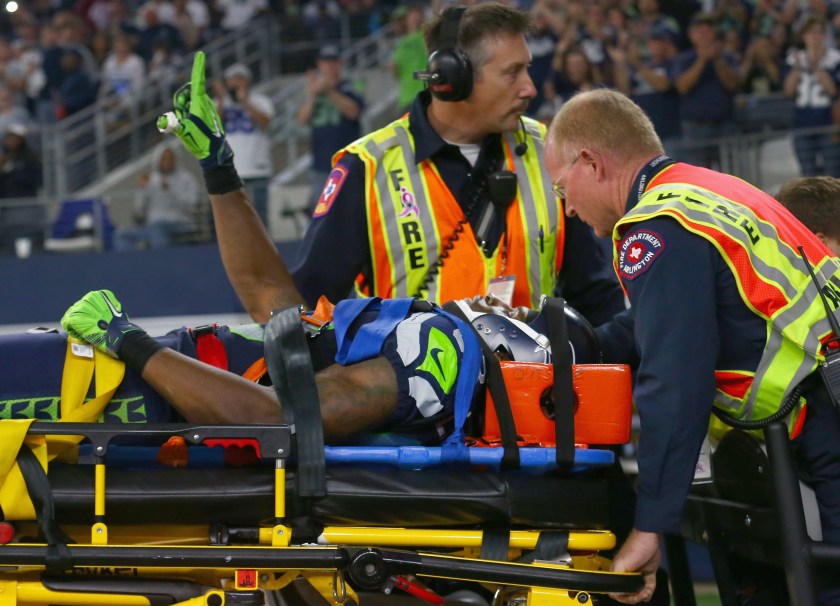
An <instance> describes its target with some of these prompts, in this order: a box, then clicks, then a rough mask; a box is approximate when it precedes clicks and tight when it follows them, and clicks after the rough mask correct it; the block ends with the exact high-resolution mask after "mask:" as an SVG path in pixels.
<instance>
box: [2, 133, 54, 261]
mask: <svg viewBox="0 0 840 606" xmlns="http://www.w3.org/2000/svg"><path fill="white" fill-rule="evenodd" d="M3 132H4V135H3V143H2V149H0V198H5V199H10V198H34V197H35V196H37V195H38V190H39V189H40V187H41V179H42V173H41V161H40V159H39V157H38V154H36V153H35V152H34V151H33V150H32V148H31V147H30V146H29V143H28V142H27V136H28V130H27V128H26V126H24V125H23V124H11V125H9V126H7V127H6V129H5V130H4V131H3ZM44 220H45V217H44V206H43V204H42V203H40V202H36V203H34V204H33V203H29V204H26V203H13V204H10V205H8V206H3V207H0V222H2V224H3V230H2V233H0V251H2V252H12V250H15V248H16V247H17V246H18V241H20V242H19V245H20V246H25V247H26V249H27V252H26V253H25V254H21V252H18V254H19V256H29V250H31V249H32V248H40V247H41V244H42V242H43V239H44Z"/></svg>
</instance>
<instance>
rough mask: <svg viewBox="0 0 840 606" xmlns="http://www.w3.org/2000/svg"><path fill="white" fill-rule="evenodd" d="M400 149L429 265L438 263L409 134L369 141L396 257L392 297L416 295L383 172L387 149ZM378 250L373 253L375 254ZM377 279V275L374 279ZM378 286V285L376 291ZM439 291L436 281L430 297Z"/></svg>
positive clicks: (397, 133)
mask: <svg viewBox="0 0 840 606" xmlns="http://www.w3.org/2000/svg"><path fill="white" fill-rule="evenodd" d="M393 147H399V148H400V153H401V154H402V157H403V159H404V161H405V164H406V166H407V168H408V179H409V182H410V184H411V193H412V194H413V195H414V200H415V203H416V204H417V208H418V213H419V219H420V225H421V227H422V231H423V238H424V240H425V242H424V245H425V246H426V254H427V258H428V261H429V263H430V264H434V262H435V261H436V260H437V258H438V255H437V248H438V242H437V237H436V236H435V228H434V220H433V217H432V213H431V209H430V208H429V203H428V200H427V197H426V190H425V187H424V182H423V178H422V176H421V175H420V171H419V170H418V169H417V164H416V163H415V162H414V150H413V149H412V147H411V142H410V140H409V138H408V133H407V131H406V129H405V128H404V127H401V126H395V132H394V136H392V137H389V138H388V139H386V140H384V141H381V142H380V143H377V142H376V141H374V140H373V139H371V140H369V141H368V142H367V144H366V145H365V148H366V149H367V151H368V153H369V154H370V155H371V156H372V157H373V159H374V161H375V162H376V165H377V168H378V169H379V170H377V171H376V184H377V188H378V189H379V195H380V200H379V204H380V208H381V211H382V221H383V223H384V225H385V233H386V237H387V238H388V247H389V249H390V251H391V254H392V255H393V256H394V258H393V259H392V261H391V277H392V285H393V289H392V294H391V296H392V297H394V298H402V297H409V296H413V295H414V293H413V292H411V293H410V292H408V276H407V272H406V266H405V264H406V257H405V255H404V254H403V244H402V237H401V234H400V230H399V221H398V219H397V214H398V212H397V211H398V207H397V204H396V202H395V199H394V193H393V191H392V190H393V186H392V184H391V181H390V175H389V174H388V171H387V170H381V169H382V165H383V160H384V158H385V153H386V151H387V150H389V149H391V148H393ZM375 252H376V251H371V254H372V255H374V254H375ZM374 279H375V276H374ZM378 288H379V285H377V289H378ZM436 291H437V282H433V283H432V284H431V285H430V287H429V292H428V297H429V299H431V300H434V298H435V296H436Z"/></svg>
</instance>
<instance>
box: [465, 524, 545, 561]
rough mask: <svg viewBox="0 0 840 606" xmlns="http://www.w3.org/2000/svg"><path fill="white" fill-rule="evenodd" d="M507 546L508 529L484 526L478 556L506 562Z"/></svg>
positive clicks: (508, 541) (508, 538)
mask: <svg viewBox="0 0 840 606" xmlns="http://www.w3.org/2000/svg"><path fill="white" fill-rule="evenodd" d="M538 540H539V539H538ZM509 547H510V529H508V528H485V529H484V532H482V534H481V552H480V554H479V556H478V557H480V558H481V559H482V560H498V561H500V562H507V559H508V548H509Z"/></svg>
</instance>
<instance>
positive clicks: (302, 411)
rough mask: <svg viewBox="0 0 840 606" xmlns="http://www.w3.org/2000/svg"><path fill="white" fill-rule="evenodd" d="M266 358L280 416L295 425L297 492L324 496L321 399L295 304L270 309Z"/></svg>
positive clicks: (310, 495) (303, 494) (266, 332)
mask: <svg viewBox="0 0 840 606" xmlns="http://www.w3.org/2000/svg"><path fill="white" fill-rule="evenodd" d="M265 361H266V366H267V367H268V374H269V376H270V377H271V381H272V383H274V390H275V391H276V392H277V397H278V398H279V399H280V403H281V406H282V407H283V420H284V422H286V423H287V424H289V425H293V426H294V431H295V438H296V447H295V452H296V453H297V475H296V477H297V489H298V495H299V496H301V497H323V496H325V495H326V494H327V482H326V471H325V462H324V428H323V426H322V425H321V402H320V400H319V399H318V389H317V387H316V385H315V372H314V371H313V370H312V360H311V358H310V356H309V347H307V344H306V335H304V333H303V329H302V327H301V321H300V310H299V309H298V308H296V307H292V308H289V309H284V310H280V311H275V312H274V313H273V315H272V317H271V320H269V322H268V324H267V325H266V327H265Z"/></svg>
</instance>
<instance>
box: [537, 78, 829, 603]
mask: <svg viewBox="0 0 840 606" xmlns="http://www.w3.org/2000/svg"><path fill="white" fill-rule="evenodd" d="M546 165H547V167H548V170H549V173H550V174H551V177H552V178H553V179H554V180H555V181H554V182H555V184H556V185H557V187H558V188H560V189H561V190H565V201H566V212H567V213H568V214H570V215H577V216H579V217H580V218H581V219H582V220H583V221H584V222H586V223H588V224H589V225H591V226H592V227H593V228H594V229H595V233H596V234H598V235H601V236H608V235H610V234H612V235H613V239H614V243H615V251H616V252H615V263H616V271H617V272H618V274H619V277H620V279H621V282H622V284H623V286H624V288H625V290H626V292H627V295H628V297H629V299H630V303H631V310H632V313H633V314H634V316H635V341H636V347H637V349H638V352H639V355H640V357H641V362H640V365H639V368H638V372H637V376H636V384H635V386H634V393H633V396H634V398H633V399H634V401H635V403H636V406H637V408H638V411H639V415H640V418H641V436H640V443H639V450H638V463H639V483H638V502H637V507H636V519H635V528H634V530H633V532H632V533H631V535H630V537H629V538H628V539H627V540H626V542H625V543H624V545H623V547H622V548H621V549H620V550H619V553H618V554H617V555H616V556H615V558H614V560H613V568H614V569H615V570H628V571H629V570H635V571H641V572H644V573H652V572H653V571H655V570H656V569H657V567H658V566H659V562H660V553H659V536H660V534H661V533H669V532H677V531H678V530H679V525H680V518H681V515H682V510H683V504H684V501H685V498H686V495H687V492H688V490H689V486H690V484H691V481H692V477H693V474H694V469H695V463H696V461H697V457H698V453H699V451H700V446H701V443H702V442H703V438H704V436H705V434H706V431H707V429H708V426H709V415H710V413H711V412H712V408H713V402H714V404H715V407H717V408H722V409H723V410H725V411H728V412H730V413H732V414H734V415H737V416H740V417H742V418H748V419H762V418H765V417H767V416H769V415H770V414H772V413H774V412H776V411H777V410H778V409H779V408H780V407H781V404H782V402H783V401H784V400H785V399H786V398H787V396H788V394H789V392H790V391H791V390H793V388H794V387H795V386H796V385H797V384H799V383H800V382H802V387H803V391H802V392H801V393H802V396H803V397H804V398H805V399H806V402H807V404H806V406H805V409H804V412H800V411H799V409H796V410H795V411H794V412H793V414H790V415H788V416H787V417H786V418H785V422H787V423H788V426H789V428H790V430H791V434H792V436H793V442H794V444H795V446H796V449H797V451H798V457H799V460H800V466H801V468H802V469H803V470H804V471H805V472H806V474H807V475H808V477H809V478H811V482H812V484H813V486H814V489H815V490H816V495H817V501H818V504H819V509H820V517H821V521H822V528H823V537H824V539H825V540H827V541H832V542H838V541H840V417H838V413H837V411H836V410H835V409H834V407H833V405H832V402H831V397H830V396H829V394H828V392H827V391H826V389H825V387H824V385H823V384H822V381H821V380H820V377H819V373H815V372H814V371H815V370H816V367H817V359H818V358H820V359H821V358H822V355H823V353H824V352H822V351H818V350H819V349H821V348H820V345H819V341H818V339H819V338H825V337H826V336H827V335H828V334H829V333H830V332H831V331H830V326H829V324H828V321H827V319H826V318H827V314H826V310H825V308H824V306H823V304H822V302H821V300H820V297H819V295H818V291H817V289H816V287H815V286H814V284H813V283H812V281H811V278H810V277H809V274H808V272H807V269H806V266H805V264H804V262H803V260H802V259H801V257H800V256H799V252H798V250H797V247H798V246H800V245H801V246H802V247H804V254H805V255H806V256H807V258H808V260H809V261H810V263H811V264H812V265H813V266H814V271H815V272H816V273H817V275H818V280H819V283H820V285H821V286H823V285H826V284H827V282H828V280H831V281H836V280H837V279H838V278H840V268H838V267H839V266H838V263H837V261H836V259H832V258H831V251H830V250H828V249H827V248H826V247H825V246H824V245H823V244H822V243H821V242H820V241H819V240H818V239H817V238H816V237H815V236H814V235H813V234H812V233H811V232H810V231H809V230H808V229H807V228H806V227H805V226H804V225H802V224H801V223H800V222H799V221H797V220H796V219H795V218H794V217H793V215H791V214H790V213H789V212H788V211H787V210H786V209H785V208H784V207H782V205H781V204H779V203H778V202H777V201H776V200H774V199H773V198H771V197H770V196H769V195H767V194H765V193H763V192H762V191H760V190H758V189H756V188H754V187H752V186H750V185H749V184H747V183H745V182H743V181H741V180H739V179H736V178H734V177H731V176H728V175H723V174H721V173H717V172H714V171H711V170H707V169H703V168H698V167H695V166H690V165H687V164H682V163H675V162H673V161H672V160H670V159H669V158H667V157H666V156H664V155H663V151H662V145H661V143H660V141H659V138H658V137H657V135H656V133H655V131H654V129H653V126H652V124H651V123H650V121H649V120H648V118H647V117H646V116H645V115H644V113H643V112H642V111H641V110H640V109H639V108H638V106H636V105H635V104H634V103H633V102H632V101H630V100H629V99H628V98H627V97H625V96H623V95H621V94H620V93H616V92H615V91H608V90H598V91H590V92H587V93H581V94H579V95H577V96H575V97H573V98H572V99H571V100H570V101H569V102H567V104H566V105H564V106H563V107H562V108H561V109H560V111H559V112H558V114H557V116H555V118H554V121H553V122H552V124H551V126H550V127H549V134H548V141H547V148H546ZM824 290H829V293H830V297H831V298H832V299H833V300H834V301H835V302H836V301H838V300H840V297H838V296H837V294H836V293H837V290H836V289H834V288H832V287H830V285H828V286H824ZM835 307H836V303H835ZM780 309H787V311H785V312H784V313H774V312H778V311H779V310H780ZM771 316H772V319H771ZM783 329H784V330H785V332H784V333H782V332H781V331H782V330H783ZM768 335H770V336H769V338H768ZM791 335H794V336H796V337H797V340H796V341H793V340H792V337H791ZM803 341H804V342H803ZM803 351H804V352H805V356H804V361H805V363H804V364H803V355H802V353H803ZM796 401H798V398H796ZM749 409H751V414H750V413H749V412H748V410H749ZM654 584H655V579H654V576H653V575H652V574H646V588H645V589H644V590H643V591H642V592H640V593H639V594H637V595H636V596H632V597H630V598H629V599H627V598H626V597H625V598H623V599H622V601H627V602H628V603H635V602H639V601H644V600H646V599H648V598H649V597H650V594H651V592H652V590H653V585H654ZM838 597H840V590H838V582H837V580H836V579H835V580H834V581H833V582H831V589H829V588H827V587H823V589H822V591H821V594H820V603H821V604H827V603H831V604H838V603H840V600H838Z"/></svg>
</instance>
